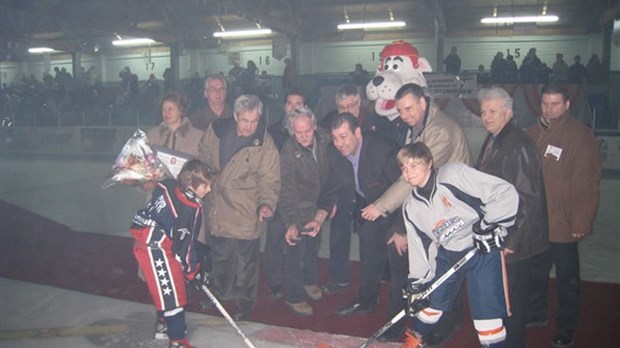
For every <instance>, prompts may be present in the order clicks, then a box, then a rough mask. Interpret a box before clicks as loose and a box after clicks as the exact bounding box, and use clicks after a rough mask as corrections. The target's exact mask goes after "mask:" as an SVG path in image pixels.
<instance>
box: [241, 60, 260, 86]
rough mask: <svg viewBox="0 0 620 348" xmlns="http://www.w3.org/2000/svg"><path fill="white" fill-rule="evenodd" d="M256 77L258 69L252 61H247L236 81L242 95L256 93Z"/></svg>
mask: <svg viewBox="0 0 620 348" xmlns="http://www.w3.org/2000/svg"><path fill="white" fill-rule="evenodd" d="M257 75H258V67H257V66H256V63H254V61H253V60H248V62H247V67H246V68H245V69H243V72H242V73H241V75H239V79H237V85H238V86H239V87H241V91H242V92H243V93H246V94H248V93H253V94H254V93H256V77H257Z"/></svg>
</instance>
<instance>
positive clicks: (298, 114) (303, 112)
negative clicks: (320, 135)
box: [284, 108, 316, 135]
mask: <svg viewBox="0 0 620 348" xmlns="http://www.w3.org/2000/svg"><path fill="white" fill-rule="evenodd" d="M303 117H306V118H309V119H310V121H311V122H312V126H313V127H315V128H316V117H315V116H314V113H313V112H312V110H310V108H299V109H295V110H293V111H291V112H289V113H288V114H286V115H284V119H285V120H286V122H285V123H284V124H285V126H286V130H287V131H288V133H289V134H290V135H293V123H294V122H295V121H296V120H298V119H300V118H303Z"/></svg>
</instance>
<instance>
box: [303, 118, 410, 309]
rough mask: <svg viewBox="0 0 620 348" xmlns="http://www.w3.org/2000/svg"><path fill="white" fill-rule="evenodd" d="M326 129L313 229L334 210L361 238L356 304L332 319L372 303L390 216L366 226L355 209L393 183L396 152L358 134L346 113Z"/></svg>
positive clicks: (369, 136) (354, 121)
mask: <svg viewBox="0 0 620 348" xmlns="http://www.w3.org/2000/svg"><path fill="white" fill-rule="evenodd" d="M330 128H331V134H332V139H333V143H332V144H330V146H329V147H328V150H327V151H328V152H327V157H328V161H329V175H328V179H327V183H326V184H325V186H324V188H323V189H322V191H321V194H320V196H319V201H318V204H317V212H316V214H315V221H313V222H312V227H313V228H315V229H319V228H320V226H321V224H322V223H323V222H324V221H325V219H326V218H327V216H328V214H329V212H331V211H332V209H333V207H334V206H335V205H337V209H338V211H339V212H340V213H341V214H342V213H345V214H346V215H347V216H349V217H350V221H351V226H352V229H353V230H354V231H356V232H357V233H358V235H359V239H360V259H361V277H360V278H361V280H360V289H359V293H358V297H357V299H355V300H354V301H353V302H351V303H350V304H349V305H347V306H346V307H343V308H341V309H339V310H337V311H336V314H338V315H342V316H347V315H351V314H353V313H368V312H372V311H373V310H374V307H375V305H376V303H377V297H378V295H379V286H380V283H381V278H382V276H383V270H384V267H385V265H386V262H387V246H386V241H387V233H388V232H389V227H390V226H391V224H392V223H393V221H394V214H391V215H388V216H387V217H384V218H380V219H378V220H375V221H365V220H364V219H362V218H361V215H360V209H361V208H362V207H364V206H366V202H372V201H374V200H375V199H376V198H378V197H379V196H381V194H383V192H384V191H385V190H386V189H387V188H388V187H390V185H391V184H392V183H393V182H394V181H396V179H398V177H399V175H400V169H399V167H398V165H397V164H396V158H395V155H396V151H397V150H398V149H397V148H396V147H395V146H394V145H393V144H391V143H388V142H386V141H383V140H381V139H379V138H377V137H375V136H373V135H372V134H365V135H362V131H361V129H360V127H359V125H358V123H357V118H356V117H355V116H353V115H352V114H349V113H343V114H339V115H337V116H336V117H334V119H333V120H332V123H331V127H330Z"/></svg>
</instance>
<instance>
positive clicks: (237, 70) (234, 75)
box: [228, 62, 243, 85]
mask: <svg viewBox="0 0 620 348" xmlns="http://www.w3.org/2000/svg"><path fill="white" fill-rule="evenodd" d="M242 72H243V68H242V67H241V65H239V62H234V63H233V67H232V68H231V69H230V70H229V71H228V82H229V83H230V84H231V85H235V84H237V79H238V78H239V76H241V73H242Z"/></svg>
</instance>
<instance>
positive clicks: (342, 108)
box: [338, 100, 360, 112]
mask: <svg viewBox="0 0 620 348" xmlns="http://www.w3.org/2000/svg"><path fill="white" fill-rule="evenodd" d="M359 103H360V102H359V100H356V101H354V102H353V103H350V104H347V105H342V104H338V112H351V111H353V110H355V109H356V108H357V106H358V105H359Z"/></svg>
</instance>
